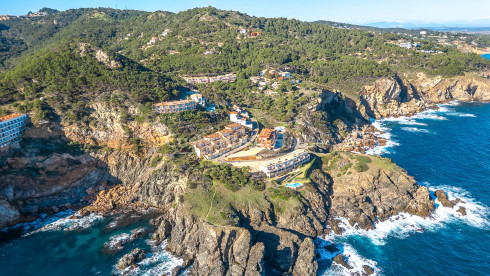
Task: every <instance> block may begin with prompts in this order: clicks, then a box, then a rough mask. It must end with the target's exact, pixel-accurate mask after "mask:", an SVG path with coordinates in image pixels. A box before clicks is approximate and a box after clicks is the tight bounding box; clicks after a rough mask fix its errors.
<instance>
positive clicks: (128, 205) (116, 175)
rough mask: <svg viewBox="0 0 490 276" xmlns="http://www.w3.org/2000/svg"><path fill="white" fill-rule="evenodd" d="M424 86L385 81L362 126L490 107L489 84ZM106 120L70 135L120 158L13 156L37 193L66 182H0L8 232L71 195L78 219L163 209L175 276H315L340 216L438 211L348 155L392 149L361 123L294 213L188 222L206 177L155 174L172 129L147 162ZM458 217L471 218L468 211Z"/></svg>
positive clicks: (373, 162) (267, 211)
mask: <svg viewBox="0 0 490 276" xmlns="http://www.w3.org/2000/svg"><path fill="white" fill-rule="evenodd" d="M424 78H426V77H425V76H423V77H421V79H420V80H418V81H417V82H413V83H408V82H407V81H401V80H398V79H394V80H379V81H377V82H376V83H375V85H374V86H372V87H365V88H364V89H363V90H362V91H361V103H360V105H359V106H358V107H357V108H358V109H359V110H358V112H359V114H361V115H362V116H364V117H363V118H364V120H367V119H369V118H376V119H380V118H385V117H399V116H410V115H414V114H416V113H417V112H420V111H423V110H426V109H428V108H432V107H434V105H435V104H438V103H444V102H448V101H452V100H461V101H468V100H480V101H489V100H490V93H489V91H490V85H489V84H488V80H487V81H486V82H482V83H478V85H479V86H478V85H477V84H475V83H468V80H466V79H462V78H456V79H455V80H452V81H446V80H438V81H435V82H434V81H432V82H430V81H429V80H427V79H425V81H424ZM429 82H430V83H429ZM424 85H425V86H424ZM416 87H425V88H424V89H421V88H416ZM332 95H333V94H332ZM334 98H335V97H334ZM332 99H333V98H332ZM335 99H337V101H339V102H342V101H343V103H344V104H345V106H344V107H345V108H347V105H349V106H350V104H351V103H349V104H347V102H348V101H345V99H344V100H342V99H341V98H339V97H337V98H335ZM324 100H325V102H324V103H323V107H322V108H325V107H328V106H329V105H328V104H329V102H328V101H327V100H328V99H324ZM330 104H332V103H331V102H330ZM349 108H350V107H349ZM99 109H100V110H102V109H103V108H100V107H99ZM100 116H101V118H105V119H107V120H109V119H110V121H111V122H112V123H113V124H114V125H116V126H117V127H116V128H115V129H111V128H107V127H106V126H104V127H100V128H98V129H95V130H92V131H93V133H92V135H89V132H87V131H82V130H80V129H78V128H77V127H76V126H71V127H70V128H67V129H66V131H68V133H65V135H66V137H70V139H75V140H80V143H85V142H86V140H87V139H88V140H90V141H94V140H95V141H96V142H100V143H101V144H104V143H106V144H107V143H111V144H114V143H116V142H114V141H112V140H108V138H107V137H115V136H117V137H119V138H118V139H119V140H121V141H120V142H117V143H116V144H118V145H124V146H121V150H120V151H112V152H106V153H99V154H97V155H93V154H92V155H89V154H74V153H73V154H58V153H53V154H47V155H46V156H45V157H42V158H37V159H33V158H31V157H32V156H37V154H36V153H35V152H34V149H32V150H33V151H32V152H29V149H28V150H27V158H26V157H20V158H19V157H15V158H13V159H12V160H9V162H8V163H6V165H5V166H4V167H3V169H4V171H8V170H11V168H25V167H36V171H39V172H40V173H41V174H43V175H44V176H43V178H42V179H43V181H44V182H43V184H42V185H41V183H37V184H36V185H37V186H39V187H45V188H46V187H50V184H49V183H50V182H49V181H50V177H52V178H53V180H54V179H59V178H60V175H61V176H63V177H64V176H66V178H67V179H66V181H65V182H64V183H65V186H59V185H58V186H59V187H58V186H56V185H52V186H53V188H54V189H55V190H53V189H46V190H45V191H44V190H39V191H38V193H36V194H25V193H24V192H22V189H20V188H22V187H20V186H16V184H15V183H17V182H16V181H18V179H19V175H25V174H23V173H22V172H20V171H19V173H18V174H10V175H9V174H3V175H2V176H1V177H0V179H3V180H2V183H10V184H9V185H4V186H2V194H1V196H3V198H0V212H1V213H2V214H5V216H2V218H4V219H5V218H6V220H4V221H1V222H2V225H4V226H5V225H9V224H12V223H16V222H19V218H20V215H21V214H20V212H19V210H21V211H22V212H23V213H27V212H31V213H33V214H34V213H36V211H37V212H40V211H45V209H46V208H48V209H49V208H51V210H52V212H55V211H56V209H55V208H60V206H61V205H57V203H56V202H57V200H58V199H60V200H61V199H62V198H65V197H66V196H67V194H68V195H69V196H68V197H69V198H72V199H73V204H72V205H70V206H65V207H66V208H68V207H72V206H84V205H85V206H86V207H84V208H82V209H81V210H80V212H79V216H85V215H87V214H89V213H101V214H110V213H115V212H116V213H117V212H125V211H128V210H134V211H142V210H146V209H148V208H157V209H159V210H160V211H161V212H162V215H161V217H160V218H158V219H157V220H155V223H156V225H158V229H157V230H156V231H155V233H154V234H153V239H154V240H155V241H156V242H157V243H161V242H163V241H165V240H166V241H167V250H168V251H169V252H171V253H172V254H173V255H175V256H177V257H180V258H182V259H183V260H184V264H183V265H182V267H180V268H178V269H177V270H176V271H175V274H177V273H178V272H179V270H180V269H188V270H189V273H191V274H192V275H211V274H213V275H263V274H264V273H265V270H266V269H272V270H273V271H276V272H277V273H279V274H283V273H287V274H292V275H312V274H316V273H317V271H318V262H317V256H316V245H315V243H314V242H313V240H314V239H315V238H316V237H318V236H321V235H325V234H329V233H331V232H333V233H335V234H341V233H342V228H341V227H340V226H339V225H340V224H339V221H338V220H337V219H336V218H337V217H343V218H346V219H347V220H348V221H349V224H350V226H351V227H358V228H360V229H365V230H368V229H374V228H375V225H376V222H377V221H384V220H386V219H388V218H390V217H391V216H394V215H396V214H398V213H409V214H412V215H417V216H421V217H428V216H430V214H431V213H432V212H433V211H434V210H435V205H434V198H432V197H431V195H430V192H429V191H428V189H427V187H422V186H420V185H418V184H417V183H416V182H415V180H414V179H413V177H411V176H409V175H408V174H407V173H406V172H405V171H404V170H403V169H401V168H399V167H397V166H396V165H395V164H392V163H391V162H390V161H389V160H387V159H384V158H379V157H365V158H368V159H369V160H370V161H369V162H368V161H366V160H367V159H363V160H364V161H362V162H361V160H360V159H359V158H358V156H363V155H355V154H352V153H349V152H350V151H358V152H361V153H363V151H364V152H365V151H366V149H368V148H372V147H375V146H383V145H384V144H386V143H387V140H386V139H385V138H382V137H380V136H379V134H380V132H379V131H378V130H376V129H375V128H374V127H373V126H372V125H371V124H365V123H360V124H359V126H358V127H357V128H355V129H354V130H353V131H351V132H348V133H345V135H344V137H343V139H341V141H342V142H341V143H340V144H337V145H335V146H334V147H333V148H334V149H335V150H339V151H341V152H339V153H337V155H333V154H330V155H328V154H327V155H325V154H318V155H319V156H318V159H319V160H321V162H320V161H318V162H320V163H319V165H318V168H317V169H315V170H313V171H312V172H311V177H310V178H311V183H310V184H309V185H306V187H305V189H304V190H303V191H302V192H301V193H297V194H295V196H294V198H293V199H290V200H294V202H295V203H294V208H292V209H278V206H277V205H275V202H274V200H273V199H272V198H271V197H270V196H268V195H266V194H264V199H263V201H264V202H266V205H265V207H262V208H258V207H257V206H255V205H253V204H249V205H245V206H241V207H240V208H232V209H233V214H229V215H230V216H233V221H235V222H236V223H235V224H234V225H213V224H210V223H209V222H207V221H206V220H204V219H202V218H199V217H196V216H195V215H194V214H192V213H190V212H189V210H187V209H186V206H185V202H184V195H185V193H186V190H187V189H188V183H189V182H191V183H194V182H196V183H200V182H202V181H204V182H205V180H203V179H201V178H202V176H198V175H194V174H192V173H191V172H190V170H189V168H188V167H186V166H185V164H178V165H177V164H175V163H174V162H173V161H172V160H171V158H168V159H166V158H164V159H163V160H162V161H161V162H159V163H158V164H157V165H156V166H153V165H151V164H150V163H151V160H152V159H154V158H155V156H158V153H157V152H156V150H155V148H154V146H155V145H160V144H162V143H164V142H165V141H168V140H169V139H170V138H169V137H170V136H169V133H168V129H166V128H165V127H164V126H159V131H152V132H150V133H151V135H150V136H148V137H146V136H144V135H145V134H144V133H141V134H138V135H141V136H142V138H141V139H142V141H147V143H148V150H146V151H145V152H144V155H143V156H138V155H134V154H132V153H131V152H128V151H127V150H126V149H125V148H126V142H127V141H126V140H125V138H124V135H123V132H122V130H121V129H123V127H122V126H121V124H120V122H119V121H118V119H117V118H115V117H114V116H112V113H111V112H105V111H104V112H102V111H101V112H100ZM133 127H134V126H133ZM146 128H151V126H146ZM33 131H34V134H33V135H32V137H35V138H39V137H40V136H42V137H45V138H50V139H52V138H53V135H56V137H58V138H57V139H59V140H60V141H67V140H69V139H65V138H66V137H65V138H64V137H63V135H61V134H60V133H59V132H58V131H45V130H40V129H36V130H33ZM88 136H91V137H88ZM125 141H126V142H125ZM40 142H42V141H40ZM35 145H36V144H33V148H35ZM152 147H153V148H152ZM344 151H348V152H344ZM29 156H31V157H29ZM380 162H381V163H380ZM360 163H364V166H365V167H363V166H361V165H360ZM21 164H24V165H21ZM379 164H383V166H379ZM22 166H23V167H22ZM77 166H79V167H80V168H79V169H78V167H77ZM68 167H69V168H71V169H67V168H68ZM68 178H69V179H68ZM31 179H36V178H35V177H32V178H29V177H25V181H24V180H23V181H21V182H23V183H31V182H32V180H31ZM38 179H39V178H38ZM46 183H48V185H46ZM53 183H54V182H53ZM43 185H44V186H43ZM203 187H206V185H204V186H203ZM56 189H58V190H56ZM9 191H11V192H9ZM26 191H27V190H26ZM435 196H437V198H438V199H439V201H440V202H441V204H442V205H443V206H444V207H448V208H453V207H455V206H456V204H457V203H458V201H457V199H456V200H453V201H450V200H448V199H447V196H446V195H445V193H444V192H442V191H437V192H436V193H435ZM51 206H53V207H55V208H52V207H51ZM21 207H22V208H24V209H22V208H21ZM63 208H64V207H63ZM59 210H62V209H61V208H60V209H59ZM16 211H17V212H16ZM458 212H460V213H461V214H462V215H465V213H466V211H465V210H464V208H462V207H460V209H458ZM24 219H26V218H25V217H24ZM140 257H141V252H135V253H134V254H133V255H131V256H128V257H127V258H126V259H128V260H129V261H122V262H121V266H123V264H127V263H131V265H133V263H134V262H132V261H131V260H139V259H140ZM335 258H336V260H333V261H335V262H336V263H340V265H344V264H345V265H344V266H347V267H348V266H349V264H348V260H347V261H346V260H345V258H344V259H343V257H342V255H340V256H338V257H337V256H335ZM373 269H374V272H376V271H375V268H369V267H367V268H365V274H366V275H368V274H370V273H371V272H372V270H373Z"/></svg>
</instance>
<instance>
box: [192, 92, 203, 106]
mask: <svg viewBox="0 0 490 276" xmlns="http://www.w3.org/2000/svg"><path fill="white" fill-rule="evenodd" d="M191 100H192V101H194V102H195V103H197V104H198V105H200V106H202V107H206V99H205V98H204V97H203V96H202V94H200V93H195V94H192V95H191Z"/></svg>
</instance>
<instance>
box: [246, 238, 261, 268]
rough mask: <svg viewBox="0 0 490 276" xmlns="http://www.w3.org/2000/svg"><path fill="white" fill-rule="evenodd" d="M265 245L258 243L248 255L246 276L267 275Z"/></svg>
mask: <svg viewBox="0 0 490 276" xmlns="http://www.w3.org/2000/svg"><path fill="white" fill-rule="evenodd" d="M264 251H265V247H264V244H263V243H261V242H258V243H256V244H254V246H252V248H251V249H250V254H249V255H248V262H247V268H246V270H245V275H247V276H259V275H265V268H264Z"/></svg>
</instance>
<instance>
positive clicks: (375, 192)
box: [323, 153, 435, 229]
mask: <svg viewBox="0 0 490 276" xmlns="http://www.w3.org/2000/svg"><path fill="white" fill-rule="evenodd" d="M359 158H360V157H359V155H352V154H350V153H338V154H331V156H330V159H331V160H330V161H329V162H328V163H327V162H325V163H324V164H323V166H324V169H325V170H329V173H330V175H331V176H332V178H333V181H332V185H331V196H330V199H331V208H330V213H331V215H333V216H339V217H344V218H347V219H348V220H349V223H350V224H351V225H356V224H357V225H358V226H359V227H360V228H363V229H374V228H375V223H376V222H377V221H378V220H380V221H384V220H386V219H388V218H389V217H391V216H393V215H396V214H398V213H401V212H406V213H409V214H413V215H417V216H421V217H427V216H429V214H430V213H431V212H432V211H434V209H435V206H434V201H433V200H432V198H431V196H430V193H429V190H428V188H427V187H423V186H420V185H419V184H417V182H416V181H415V179H414V178H413V177H412V176H409V175H408V174H407V173H406V172H405V171H404V170H402V169H401V168H399V167H398V166H396V165H395V164H394V163H391V160H389V159H386V158H380V157H377V156H371V157H368V156H365V157H364V158H366V159H365V161H364V162H366V163H365V167H362V166H360V165H359V162H360V161H359ZM332 162H336V163H335V164H336V165H337V166H335V167H334V166H333V165H332V164H333V163H332ZM342 165H344V167H349V168H347V169H343V167H342ZM351 166H352V168H354V169H352V168H350V167H351ZM329 167H330V168H329ZM331 219H333V218H331Z"/></svg>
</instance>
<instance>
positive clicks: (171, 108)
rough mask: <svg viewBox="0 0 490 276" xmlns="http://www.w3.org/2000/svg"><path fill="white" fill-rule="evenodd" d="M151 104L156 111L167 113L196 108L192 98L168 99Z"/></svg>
mask: <svg viewBox="0 0 490 276" xmlns="http://www.w3.org/2000/svg"><path fill="white" fill-rule="evenodd" d="M153 106H154V107H155V112H156V113H161V114H168V113H176V112H180V111H186V110H192V109H196V102H195V101H193V100H181V101H170V102H161V103H157V104H155V105H153Z"/></svg>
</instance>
